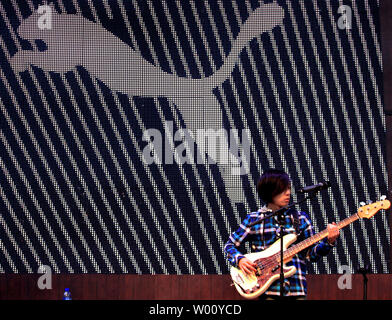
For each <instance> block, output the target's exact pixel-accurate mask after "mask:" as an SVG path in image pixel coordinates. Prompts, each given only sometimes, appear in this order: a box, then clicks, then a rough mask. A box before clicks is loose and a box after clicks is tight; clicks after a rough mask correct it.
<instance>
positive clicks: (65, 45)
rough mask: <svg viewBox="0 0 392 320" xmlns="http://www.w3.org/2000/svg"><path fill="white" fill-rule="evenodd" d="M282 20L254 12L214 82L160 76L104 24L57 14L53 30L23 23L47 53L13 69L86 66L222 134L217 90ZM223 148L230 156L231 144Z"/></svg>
mask: <svg viewBox="0 0 392 320" xmlns="http://www.w3.org/2000/svg"><path fill="white" fill-rule="evenodd" d="M283 16H284V12H283V9H282V8H281V7H280V6H279V5H278V4H275V3H270V4H264V5H262V6H261V7H259V8H257V9H256V10H254V11H253V12H252V13H251V15H250V16H249V17H248V19H247V20H246V21H245V22H244V24H243V25H242V26H241V29H240V32H239V34H238V35H237V37H236V39H235V41H234V43H233V44H232V49H231V52H230V53H229V55H228V56H227V57H226V58H225V60H224V63H223V65H222V66H221V67H220V69H218V70H217V71H216V72H214V73H213V74H212V75H211V76H208V77H203V78H201V79H191V78H186V77H179V76H177V75H175V74H170V73H167V72H165V71H163V70H161V69H160V68H159V67H157V66H155V65H153V64H151V63H150V62H148V61H146V60H145V59H144V58H143V57H142V56H141V55H140V54H139V53H138V52H136V51H135V50H133V49H132V48H131V47H130V46H129V45H127V44H126V43H124V42H123V41H122V40H120V39H119V38H118V37H116V36H115V35H113V34H112V33H111V32H110V31H108V30H106V29H105V28H104V27H103V26H101V25H100V24H99V23H95V22H92V21H89V20H88V19H86V18H84V17H83V16H81V15H79V14H76V15H75V14H58V13H56V12H55V10H54V9H53V13H52V14H51V27H50V28H39V27H38V23H39V19H40V17H41V15H40V13H39V12H38V10H37V11H35V12H34V13H33V14H32V15H31V16H29V17H28V18H27V19H25V20H24V21H23V22H22V23H21V25H20V26H19V28H18V34H19V35H20V37H21V38H24V39H27V40H30V41H34V40H42V41H44V42H45V44H46V47H47V50H45V51H28V50H24V51H21V52H17V53H16V54H15V55H14V56H13V57H12V58H11V61H10V64H11V66H12V67H13V68H14V70H15V71H17V72H22V71H24V70H25V69H26V68H27V67H28V66H30V65H34V66H37V67H39V68H41V69H43V70H45V71H51V72H57V73H66V72H68V71H71V70H72V69H74V68H75V67H76V66H82V67H84V68H85V69H86V70H87V71H88V72H89V73H90V74H91V75H92V76H93V77H95V78H96V79H99V80H100V81H102V82H103V83H104V84H105V85H106V86H108V87H109V88H110V89H111V90H112V91H116V92H121V93H123V94H127V95H130V96H140V97H166V98H167V99H168V100H169V101H171V102H173V103H174V104H175V105H176V107H177V108H178V110H179V111H180V113H181V115H182V118H183V120H184V122H185V125H186V127H187V128H188V129H190V130H198V129H215V130H218V129H222V127H223V115H222V110H221V106H220V105H219V102H218V100H217V98H216V96H215V95H214V94H213V89H214V88H215V87H217V86H218V85H220V84H221V83H222V82H224V81H225V80H226V79H227V78H228V77H229V76H230V75H231V72H232V71H233V68H234V66H235V64H236V62H237V59H238V55H239V53H240V52H241V50H242V48H243V47H244V46H245V45H246V44H247V43H248V42H249V41H250V40H251V39H253V38H254V37H256V36H259V35H260V34H261V33H263V32H266V31H269V30H272V29H273V28H274V27H276V26H278V25H280V24H282V21H283ZM221 147H222V148H224V149H225V150H227V151H228V153H227V154H230V152H229V148H228V144H227V143H223V145H222V146H221ZM208 156H209V157H214V155H212V154H211V155H208ZM239 166H241V164H239ZM237 169H238V168H237ZM227 171H229V170H221V172H222V177H223V179H224V180H225V181H224V182H225V184H226V187H232V188H237V187H238V188H240V189H242V184H241V181H240V180H239V178H240V177H237V178H235V177H233V176H232V175H233V172H232V174H231V175H230V174H229V175H228V174H227ZM237 171H238V170H237ZM224 172H226V173H224ZM237 175H238V173H237ZM236 179H237V182H236Z"/></svg>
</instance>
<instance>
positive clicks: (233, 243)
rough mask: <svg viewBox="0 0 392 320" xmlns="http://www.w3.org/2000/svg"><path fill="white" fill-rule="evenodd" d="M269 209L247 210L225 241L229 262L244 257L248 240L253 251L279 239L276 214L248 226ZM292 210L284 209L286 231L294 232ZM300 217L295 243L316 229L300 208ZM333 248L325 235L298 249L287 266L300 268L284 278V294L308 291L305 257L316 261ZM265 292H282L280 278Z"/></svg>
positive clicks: (312, 233) (259, 249)
mask: <svg viewBox="0 0 392 320" xmlns="http://www.w3.org/2000/svg"><path fill="white" fill-rule="evenodd" d="M292 210H294V209H292ZM266 211H269V209H267V208H266V207H262V208H261V209H259V210H258V211H257V212H252V213H250V214H248V215H247V217H246V218H245V220H244V221H243V222H242V223H241V225H240V227H239V228H238V230H237V231H235V232H234V233H233V234H232V235H231V236H230V238H229V241H228V242H227V243H226V245H225V252H226V254H227V258H228V260H229V262H230V263H231V264H232V265H233V266H235V267H238V262H239V260H240V259H241V258H243V257H244V255H243V254H242V253H241V251H242V252H243V249H244V248H243V244H244V243H245V242H246V241H250V243H251V249H252V252H258V251H262V250H265V249H267V248H268V247H269V246H270V245H272V244H273V243H274V242H275V241H277V240H278V239H277V238H278V236H279V231H280V230H279V225H278V222H277V220H276V218H275V217H271V218H268V219H266V220H264V221H263V222H262V223H260V224H257V225H255V226H253V227H251V228H248V227H247V225H248V224H250V223H251V222H254V221H256V220H259V219H260V218H262V217H263V216H264V212H266ZM291 212H292V211H291V210H289V211H286V212H285V226H284V228H285V234H287V233H295V229H294V218H293V216H292V214H291ZM298 220H299V221H298V231H299V236H298V239H297V241H296V242H295V243H298V242H301V241H303V240H304V239H306V238H308V237H311V236H312V235H314V233H315V232H314V229H313V226H312V224H311V221H310V218H309V216H308V215H307V214H306V213H305V212H300V211H298ZM331 248H333V246H331V245H330V244H328V242H327V239H326V238H325V239H324V240H322V241H320V242H319V243H317V244H314V245H313V246H311V247H309V248H307V249H305V250H303V251H301V252H299V253H298V254H296V255H295V256H294V257H293V259H292V260H291V261H290V262H288V263H287V264H286V265H287V266H292V265H294V266H295V267H296V268H297V271H296V273H295V274H294V275H293V276H291V277H289V278H286V279H285V286H284V295H285V296H286V295H287V296H305V295H306V294H307V285H306V278H305V274H306V260H309V261H312V262H315V261H317V260H318V259H319V258H320V257H321V256H326V255H327V254H328V253H329V251H330V250H331ZM239 250H241V251H239ZM265 294H267V295H280V280H279V279H278V280H276V281H275V282H274V283H273V284H272V285H271V286H270V287H269V288H268V290H267V291H266V292H265Z"/></svg>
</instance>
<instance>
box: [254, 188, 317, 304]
mask: <svg viewBox="0 0 392 320" xmlns="http://www.w3.org/2000/svg"><path fill="white" fill-rule="evenodd" d="M318 191H320V190H319V189H316V190H314V191H312V192H309V194H308V196H306V197H305V198H303V199H301V200H300V201H297V202H295V203H292V204H290V205H287V206H284V207H282V208H280V209H278V210H276V211H272V212H271V213H270V214H268V215H266V216H264V217H263V218H261V219H259V220H257V221H254V222H252V223H249V224H248V227H249V228H251V227H253V226H254V225H256V224H260V223H262V222H263V221H264V220H265V219H268V218H271V217H274V216H276V217H277V218H278V221H279V228H280V233H279V237H278V239H280V266H279V267H280V279H279V281H280V299H282V300H283V294H284V292H283V288H284V271H283V266H284V263H283V236H284V223H285V216H284V213H285V212H286V211H288V210H290V209H291V208H293V207H294V206H296V205H299V204H301V203H303V202H305V201H306V200H308V199H310V198H313V197H315V195H316V193H317V192H318Z"/></svg>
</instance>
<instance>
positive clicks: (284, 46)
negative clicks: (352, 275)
mask: <svg viewBox="0 0 392 320" xmlns="http://www.w3.org/2000/svg"><path fill="white" fill-rule="evenodd" d="M378 10H379V3H378V1H373V0H360V1H352V2H350V1H345V2H344V4H343V3H342V1H337V0H327V1H325V0H322V1H304V0H301V1H295V2H293V1H289V0H287V1H277V2H271V1H266V2H265V3H264V2H259V1H247V0H236V1H234V0H233V1H219V0H211V1H195V2H193V1H158V0H154V1H152V0H151V1H150V0H144V1H142V0H140V1H136V0H135V1H111V0H92V1H87V0H72V1H62V0H59V1H50V2H49V5H47V4H46V2H45V3H44V1H27V0H21V1H19V0H18V1H16V0H14V1H10V2H6V3H3V2H1V3H0V25H1V27H0V61H1V70H0V108H1V109H0V112H1V118H0V125H1V130H0V139H1V143H0V148H1V152H0V168H1V170H0V206H1V212H2V214H1V215H0V219H1V220H0V222H1V223H0V247H1V250H0V256H1V259H0V271H1V272H3V273H32V272H37V270H38V268H39V266H41V265H48V266H50V267H51V268H52V270H53V272H62V273H74V272H75V273H87V272H89V273H138V274H141V273H145V274H156V273H165V274H197V273H203V274H215V273H217V274H221V273H227V272H228V267H229V265H228V262H227V260H226V258H225V255H224V252H223V248H224V244H225V242H226V241H227V240H228V237H229V235H230V233H231V232H233V231H234V230H235V229H236V228H237V226H238V225H239V223H240V222H241V220H242V219H244V218H245V216H246V214H247V213H249V212H252V211H256V210H257V209H258V208H259V207H260V205H261V203H260V201H259V199H258V196H257V191H256V187H255V184H256V182H257V179H258V177H259V176H260V174H261V173H262V172H263V171H264V170H265V169H266V168H270V167H277V168H281V169H284V170H286V171H287V172H288V173H289V174H290V176H291V178H292V181H293V191H294V192H293V201H294V200H298V199H300V196H298V195H297V193H296V192H295V190H296V189H298V188H299V187H302V186H306V185H312V184H315V183H318V182H320V181H326V180H328V181H330V182H331V188H330V189H328V190H326V191H323V192H321V193H320V194H319V195H318V197H317V198H316V199H315V200H312V201H308V202H306V203H305V204H303V205H301V206H300V207H299V209H301V210H303V211H306V212H308V213H309V215H310V217H311V219H312V221H313V224H314V227H315V229H316V231H321V230H322V229H324V228H325V227H326V225H327V223H329V222H332V221H341V220H343V219H344V218H346V217H348V216H349V215H351V214H354V213H355V212H356V211H357V209H358V207H359V203H360V202H361V201H367V200H371V201H377V200H378V199H379V197H380V196H381V195H383V194H386V192H387V173H386V160H385V152H384V150H385V138H384V132H385V119H384V115H383V103H382V61H381V51H380V26H379V13H378ZM208 129H210V130H212V133H213V134H216V137H215V138H216V140H214V141H216V144H215V145H214V144H213V141H210V140H206V139H205V138H206V137H205V136H203V134H206V133H207V132H208ZM221 137H223V140H220V138H221ZM207 139H208V138H207ZM225 141H226V143H225ZM246 141H248V142H249V143H245V142H246ZM236 146H237V147H238V146H239V148H236ZM203 155H204V156H203ZM235 173H237V174H235ZM389 232H390V231H389V225H388V220H387V217H386V215H385V212H380V213H378V214H377V215H376V216H375V217H373V218H372V219H370V220H360V221H356V222H355V223H353V224H351V225H350V226H349V227H347V228H346V229H344V230H343V231H342V232H341V236H340V238H339V241H338V244H337V246H336V248H335V249H333V251H332V252H331V254H329V255H328V256H327V257H325V258H323V259H321V260H320V261H319V262H317V263H313V264H310V265H309V269H310V272H312V273H337V272H338V271H339V268H340V267H341V266H344V265H348V266H350V268H351V269H352V270H353V271H355V270H356V269H357V268H359V267H361V266H364V265H365V264H369V265H370V266H371V269H372V272H377V273H388V272H389V267H388V260H389V245H390V243H389V238H390V234H389Z"/></svg>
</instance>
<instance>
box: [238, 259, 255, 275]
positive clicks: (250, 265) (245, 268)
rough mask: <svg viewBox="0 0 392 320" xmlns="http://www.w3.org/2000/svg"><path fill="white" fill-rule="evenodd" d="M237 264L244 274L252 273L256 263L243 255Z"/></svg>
mask: <svg viewBox="0 0 392 320" xmlns="http://www.w3.org/2000/svg"><path fill="white" fill-rule="evenodd" d="M238 266H239V267H240V269H241V270H242V272H243V273H245V274H253V273H255V272H256V264H255V263H254V262H252V261H250V260H249V259H248V258H246V257H244V258H242V259H241V260H240V261H239V262H238Z"/></svg>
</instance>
